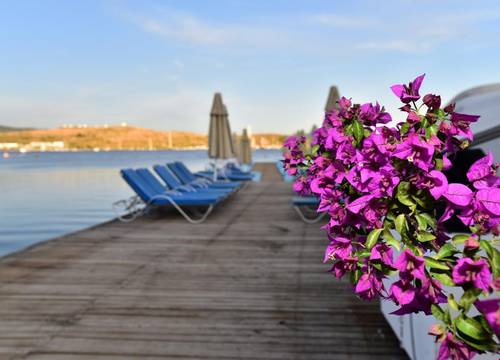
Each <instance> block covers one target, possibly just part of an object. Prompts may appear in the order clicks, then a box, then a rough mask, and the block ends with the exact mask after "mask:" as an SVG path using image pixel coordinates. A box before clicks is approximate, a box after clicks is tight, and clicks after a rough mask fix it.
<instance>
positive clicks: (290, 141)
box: [283, 135, 306, 149]
mask: <svg viewBox="0 0 500 360" xmlns="http://www.w3.org/2000/svg"><path fill="white" fill-rule="evenodd" d="M305 142H306V137H305V136H302V135H301V136H295V135H292V136H289V137H288V138H286V140H285V142H284V143H283V146H284V147H286V148H289V149H293V148H295V147H297V146H299V145H301V144H304V143H305Z"/></svg>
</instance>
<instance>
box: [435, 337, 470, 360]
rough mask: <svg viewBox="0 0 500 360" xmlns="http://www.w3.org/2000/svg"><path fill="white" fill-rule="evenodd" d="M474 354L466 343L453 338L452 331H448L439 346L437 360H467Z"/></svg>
mask: <svg viewBox="0 0 500 360" xmlns="http://www.w3.org/2000/svg"><path fill="white" fill-rule="evenodd" d="M475 355H476V353H475V352H474V351H472V350H471V349H470V348H469V347H468V346H467V345H465V344H464V343H463V342H461V341H459V340H457V339H455V336H454V335H453V334H452V333H448V334H447V335H446V338H445V339H444V341H443V342H442V343H441V346H440V347H439V353H438V357H437V360H450V359H453V360H469V359H472V358H473V357H474V356H475Z"/></svg>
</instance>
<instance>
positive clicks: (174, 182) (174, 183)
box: [153, 165, 235, 195]
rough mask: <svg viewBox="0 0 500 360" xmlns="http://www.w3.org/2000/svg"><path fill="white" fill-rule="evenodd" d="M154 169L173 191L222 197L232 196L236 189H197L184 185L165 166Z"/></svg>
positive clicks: (157, 166) (154, 167)
mask: <svg viewBox="0 0 500 360" xmlns="http://www.w3.org/2000/svg"><path fill="white" fill-rule="evenodd" d="M153 169H154V170H155V172H156V173H157V174H158V176H159V177H160V178H161V179H162V180H163V181H164V182H165V184H167V186H168V187H170V188H171V189H172V190H177V191H181V192H195V193H215V194H221V195H226V194H227V195H230V194H231V193H233V192H234V190H235V189H232V188H213V187H208V186H207V187H195V186H192V185H189V184H187V185H184V184H182V183H181V182H180V180H179V179H178V178H177V177H176V176H175V175H174V174H172V172H171V171H170V170H169V169H168V168H167V167H166V166H165V165H155V166H153Z"/></svg>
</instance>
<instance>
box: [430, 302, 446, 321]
mask: <svg viewBox="0 0 500 360" xmlns="http://www.w3.org/2000/svg"><path fill="white" fill-rule="evenodd" d="M431 311H432V315H434V317H435V318H436V319H438V320H441V321H443V322H444V311H443V309H441V307H440V306H439V305H435V304H432V305H431Z"/></svg>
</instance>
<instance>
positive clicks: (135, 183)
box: [115, 169, 224, 224]
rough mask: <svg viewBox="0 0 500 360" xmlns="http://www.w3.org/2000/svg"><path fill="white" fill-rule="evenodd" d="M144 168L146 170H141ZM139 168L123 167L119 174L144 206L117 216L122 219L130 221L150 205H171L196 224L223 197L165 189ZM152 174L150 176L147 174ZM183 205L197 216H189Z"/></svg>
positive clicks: (203, 219)
mask: <svg viewBox="0 0 500 360" xmlns="http://www.w3.org/2000/svg"><path fill="white" fill-rule="evenodd" d="M143 170H146V171H143ZM143 170H141V171H140V172H139V170H133V169H123V170H121V172H120V173H121V175H122V177H123V179H124V180H125V181H126V182H127V184H128V185H129V186H130V187H131V188H132V189H133V190H134V191H135V193H136V194H137V196H138V197H139V198H140V199H141V200H142V201H143V202H144V204H145V207H144V208H142V209H140V210H137V211H136V212H135V213H133V214H131V216H130V217H121V218H120V217H119V218H120V220H122V221H131V220H134V219H135V218H137V217H138V216H140V215H142V214H144V213H145V212H147V211H148V210H149V209H150V208H152V207H165V206H172V207H174V208H175V209H176V210H177V211H179V213H180V214H181V215H182V216H183V217H184V218H185V219H186V220H187V221H189V222H190V223H193V224H197V223H201V222H203V221H205V219H206V218H207V216H208V215H209V214H210V213H211V212H212V210H213V209H214V206H215V205H217V204H218V203H220V202H221V201H222V200H223V199H224V197H223V196H220V195H216V194H199V193H196V194H192V193H186V192H184V193H182V192H179V191H174V190H165V187H163V186H162V185H161V183H160V182H159V181H158V180H156V178H155V177H154V175H153V174H151V173H150V172H149V170H147V169H143ZM148 173H149V175H151V176H152V178H151V177H150V176H149V175H146V174H148ZM115 204H117V203H115ZM183 207H185V208H190V209H191V210H192V211H193V212H194V213H195V214H197V215H199V217H198V218H196V219H195V218H193V217H191V216H189V215H188V214H187V213H186V211H184V209H183ZM199 207H204V208H206V210H205V212H204V213H199V212H198V211H197V209H196V208H199Z"/></svg>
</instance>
